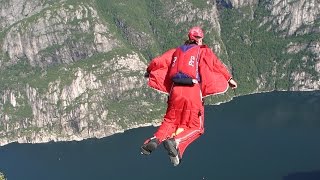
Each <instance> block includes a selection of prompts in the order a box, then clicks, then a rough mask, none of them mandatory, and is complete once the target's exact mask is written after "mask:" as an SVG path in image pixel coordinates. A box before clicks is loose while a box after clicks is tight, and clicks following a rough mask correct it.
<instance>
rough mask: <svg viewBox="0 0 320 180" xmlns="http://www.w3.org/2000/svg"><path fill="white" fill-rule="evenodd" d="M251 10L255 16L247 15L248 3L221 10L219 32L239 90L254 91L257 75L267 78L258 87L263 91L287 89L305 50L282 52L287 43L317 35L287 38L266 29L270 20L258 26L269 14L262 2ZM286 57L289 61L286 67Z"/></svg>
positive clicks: (243, 92)
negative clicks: (246, 5) (242, 6)
mask: <svg viewBox="0 0 320 180" xmlns="http://www.w3.org/2000/svg"><path fill="white" fill-rule="evenodd" d="M253 11H254V14H255V18H254V19H252V18H250V13H252V12H251V11H250V10H248V7H246V8H242V9H240V10H235V9H225V10H224V11H222V14H221V22H222V24H221V25H222V26H221V28H222V34H221V36H222V39H223V42H224V44H225V46H226V48H227V52H228V58H229V61H230V62H231V64H232V66H233V67H234V70H233V75H234V77H235V79H237V80H238V81H239V89H238V92H239V93H240V94H246V93H250V92H254V91H255V90H256V89H257V86H258V84H257V81H256V79H257V78H258V77H263V79H264V80H265V81H266V86H265V87H264V88H263V89H260V90H262V91H265V90H266V91H268V90H273V89H274V88H277V89H279V90H287V89H289V87H290V86H291V84H290V74H291V72H293V71H296V70H297V69H298V67H299V66H301V58H302V57H303V56H304V55H306V54H308V52H305V51H302V52H299V53H298V54H287V53H284V52H285V51H286V46H287V45H288V44H289V43H290V42H298V43H299V42H300V43H308V42H310V41H312V40H315V38H318V37H317V35H303V36H296V37H293V38H290V39H286V38H284V37H281V36H279V34H277V33H275V32H274V31H267V30H266V29H267V27H268V26H269V25H270V24H265V25H263V26H260V23H261V22H262V19H263V17H265V16H267V15H268V14H269V13H268V12H267V11H266V10H265V8H264V6H258V7H257V8H256V9H253ZM308 57H310V55H308ZM288 61H291V62H290V63H289V66H287V67H285V64H286V63H288ZM274 71H276V72H274ZM311 71H312V70H311ZM311 73H312V72H311ZM313 73H314V70H313ZM283 74H284V76H283Z"/></svg>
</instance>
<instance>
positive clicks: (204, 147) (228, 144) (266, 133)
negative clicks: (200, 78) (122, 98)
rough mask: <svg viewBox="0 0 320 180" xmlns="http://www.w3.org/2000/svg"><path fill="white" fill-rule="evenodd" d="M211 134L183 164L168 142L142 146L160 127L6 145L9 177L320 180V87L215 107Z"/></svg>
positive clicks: (1, 156) (1, 162) (2, 150)
mask: <svg viewBox="0 0 320 180" xmlns="http://www.w3.org/2000/svg"><path fill="white" fill-rule="evenodd" d="M205 120H206V122H205V128H206V132H205V134H204V135H203V136H201V137H200V138H199V139H198V140H197V141H195V142H194V143H193V144H191V145H190V147H189V148H188V149H187V150H186V152H185V154H184V158H183V161H182V163H181V165H179V166H178V167H173V166H172V165H171V164H170V161H169V159H168V157H167V155H166V153H165V151H164V148H163V147H162V146H161V147H160V148H159V149H157V150H156V151H155V152H153V153H152V154H151V156H142V155H140V153H139V147H140V145H141V143H143V141H144V140H145V139H146V138H147V137H149V136H151V135H152V133H153V132H154V131H155V130H156V127H146V128H138V129H133V130H129V131H127V132H125V133H123V134H117V135H113V136H110V137H107V138H103V139H89V140H84V141H81V142H59V143H45V144H17V143H12V144H9V145H6V146H3V147H0V171H1V172H3V173H4V174H5V175H6V176H7V179H8V180H88V179H90V180H100V179H107V180H127V179H136V180H144V179H147V180H149V179H150V180H164V179H166V180H167V179H168V180H170V179H174V180H177V179H178V180H180V179H183V180H204V179H206V180H320V154H319V152H320V92H319V91H315V92H272V93H265V94H255V95H248V96H242V97H238V98H235V99H234V100H232V101H231V102H228V103H224V104H221V105H218V106H207V107H206V114H205Z"/></svg>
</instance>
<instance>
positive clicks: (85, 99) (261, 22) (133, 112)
mask: <svg viewBox="0 0 320 180" xmlns="http://www.w3.org/2000/svg"><path fill="white" fill-rule="evenodd" d="M0 2H1V3H0V12H1V13H0V42H1V43H0V139H1V140H0V145H4V144H7V143H10V142H14V141H19V142H31V143H35V142H47V141H52V140H54V141H62V140H63V141H64V140H65V141H68V140H81V139H85V138H91V137H105V136H108V135H111V134H114V133H117V132H123V131H124V130H126V129H129V128H134V127H139V126H144V125H150V124H154V123H158V121H159V119H160V118H161V114H163V113H164V110H165V98H166V97H165V96H163V95H159V94H158V93H157V92H155V91H153V90H151V89H149V88H147V87H146V79H144V78H143V74H144V71H145V68H146V66H147V64H148V61H149V59H150V58H152V57H154V56H156V55H158V54H159V53H161V52H163V51H164V50H166V49H167V48H171V47H173V46H176V45H179V44H181V43H182V42H183V41H184V40H185V39H186V35H185V34H186V32H187V30H188V28H189V27H190V26H191V25H201V26H203V28H204V29H205V31H206V43H207V44H208V45H209V46H210V47H212V48H213V50H214V51H215V52H217V54H218V55H219V57H221V59H222V60H223V61H224V62H225V64H226V65H228V67H229V68H230V71H231V72H232V74H233V75H234V76H235V78H236V79H237V80H238V81H239V85H240V86H239V90H237V92H236V93H237V95H241V94H248V93H253V92H260V91H271V90H315V89H319V88H320V81H319V74H320V61H319V54H320V43H319V38H318V33H319V26H318V24H319V18H318V16H319V13H320V11H319V6H320V3H319V2H317V1H316V0H309V1H307V0H298V1H287V0H273V1H268V2H261V1H257V0H228V1H221V0H217V1H206V0H197V1H193V0H179V1H165V0H160V1H153V0H152V1H147V0H146V1H141V0H131V1H119V0H89V1H84V0H80V1H74V0H59V1H52V0H36V1H32V2H31V1H26V0H22V1H21V0H20V1H18V0H0ZM233 95H234V94H233V92H228V93H227V94H226V95H225V96H219V97H213V98H209V100H208V101H207V102H209V103H214V102H217V101H225V100H226V99H230V98H232V96H233Z"/></svg>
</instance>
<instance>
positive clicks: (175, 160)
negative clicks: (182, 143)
mask: <svg viewBox="0 0 320 180" xmlns="http://www.w3.org/2000/svg"><path fill="white" fill-rule="evenodd" d="M163 145H164V148H165V149H166V150H167V152H168V155H169V158H170V161H171V163H172V164H173V166H178V165H179V164H180V160H181V158H180V155H179V151H178V148H177V143H176V141H175V140H174V138H171V139H167V140H165V141H164V142H163Z"/></svg>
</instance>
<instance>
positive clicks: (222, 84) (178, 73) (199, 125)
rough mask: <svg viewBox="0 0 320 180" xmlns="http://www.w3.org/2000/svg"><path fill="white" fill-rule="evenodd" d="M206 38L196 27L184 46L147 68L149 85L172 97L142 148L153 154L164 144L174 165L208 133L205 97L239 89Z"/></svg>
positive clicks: (164, 55)
mask: <svg viewBox="0 0 320 180" xmlns="http://www.w3.org/2000/svg"><path fill="white" fill-rule="evenodd" d="M203 37H204V33H203V31H202V29H201V28H200V27H198V26H195V27H192V28H191V29H190V30H189V32H188V38H189V39H188V40H187V41H186V42H185V43H184V44H183V45H181V46H179V47H177V48H173V49H170V50H168V51H167V52H165V53H164V54H162V55H160V56H158V57H156V58H154V59H152V61H151V62H150V64H149V66H148V67H147V73H146V74H147V77H149V80H148V86H150V87H151V88H154V89H156V90H157V91H160V92H162V93H165V94H168V101H167V110H166V114H165V116H164V118H163V121H162V123H161V125H160V126H159V128H158V129H157V130H156V132H155V133H154V136H153V137H151V138H149V139H147V140H146V141H145V142H144V144H143V145H142V146H141V154H144V155H149V154H151V152H152V151H154V150H155V149H156V148H157V147H158V145H159V144H161V143H162V142H163V145H164V147H165V149H166V150H167V152H168V155H169V158H170V160H171V162H172V163H173V165H174V166H177V165H179V163H180V162H181V159H182V155H183V153H184V151H185V149H186V148H187V146H188V145H190V144H191V143H192V142H193V141H194V140H196V139H197V138H199V137H200V136H201V135H202V134H203V133H204V103H203V98H205V97H207V96H209V95H216V94H221V93H224V92H226V91H227V89H228V87H229V86H230V87H231V88H237V83H236V81H234V80H233V79H232V77H231V74H230V73H229V71H228V69H227V68H226V66H225V65H224V64H223V63H222V62H221V61H220V60H219V59H218V57H217V56H216V55H215V54H214V53H213V52H212V50H211V49H210V48H209V47H208V46H206V45H204V44H203V42H202V40H203Z"/></svg>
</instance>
